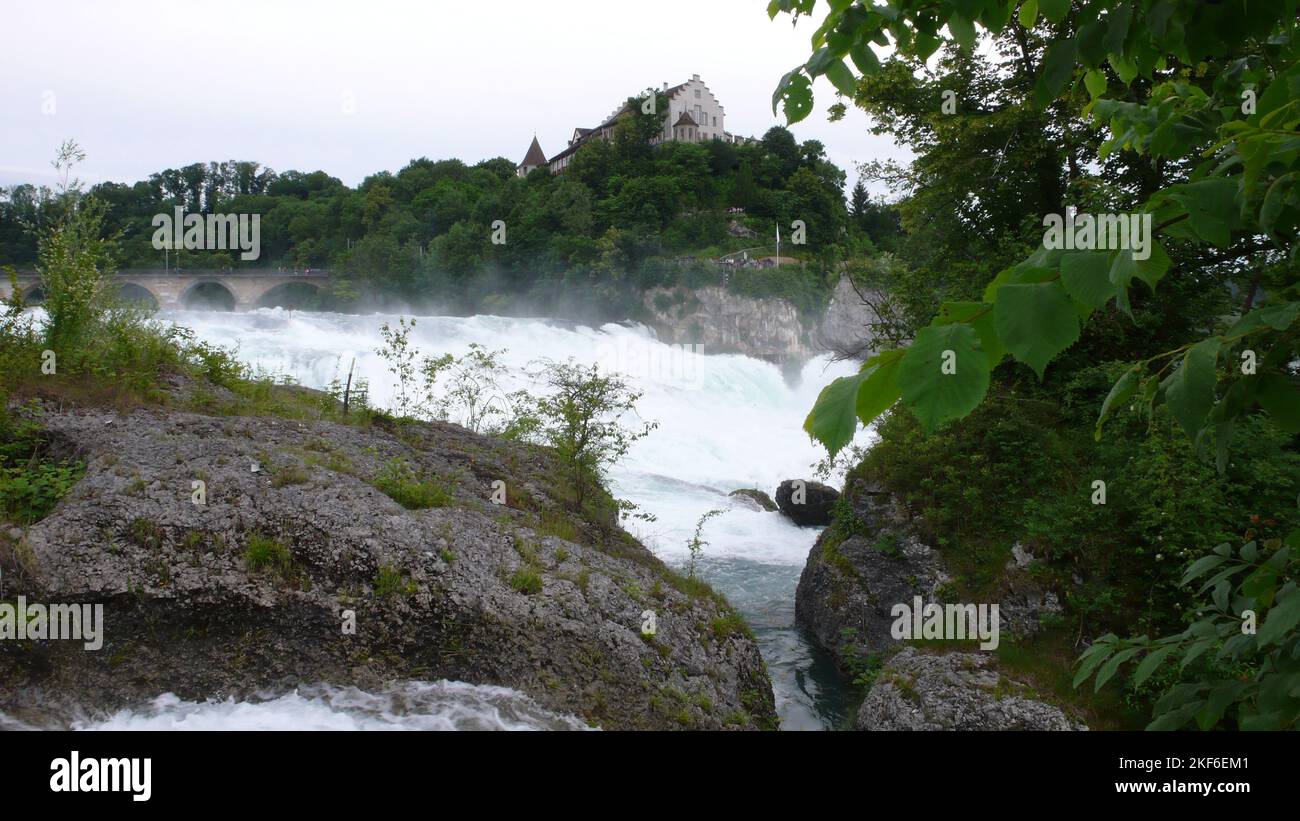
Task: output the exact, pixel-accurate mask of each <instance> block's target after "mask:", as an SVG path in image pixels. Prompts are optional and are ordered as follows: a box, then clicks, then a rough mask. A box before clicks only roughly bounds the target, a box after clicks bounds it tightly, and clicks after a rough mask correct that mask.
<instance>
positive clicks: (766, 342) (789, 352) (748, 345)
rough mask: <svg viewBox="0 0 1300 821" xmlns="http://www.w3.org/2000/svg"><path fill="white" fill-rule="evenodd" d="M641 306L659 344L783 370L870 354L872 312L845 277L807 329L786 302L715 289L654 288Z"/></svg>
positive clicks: (792, 307)
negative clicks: (822, 358) (826, 356)
mask: <svg viewBox="0 0 1300 821" xmlns="http://www.w3.org/2000/svg"><path fill="white" fill-rule="evenodd" d="M863 294H864V295H867V296H868V297H869V298H870V296H871V294H869V293H868V292H866V291H863ZM643 301H644V304H645V307H646V310H647V311H648V312H649V314H650V320H649V324H650V325H651V327H653V328H654V329H655V332H656V333H658V335H659V338H660V339H662V340H663V341H664V342H668V343H678V344H699V345H703V346H704V347H703V352H704V353H738V354H744V355H745V356H752V357H756V358H759V359H766V360H768V361H772V362H777V363H782V364H784V363H787V362H790V363H802V362H805V361H807V360H808V359H810V358H812V357H814V356H817V355H819V354H822V353H827V352H830V353H835V354H840V355H847V356H848V357H849V358H853V359H865V358H866V357H867V356H868V355H870V353H871V352H872V350H871V343H870V337H869V330H868V328H867V323H868V322H869V321H871V319H872V314H871V310H870V308H868V306H866V305H864V304H863V302H862V297H861V296H859V294H858V292H857V291H856V290H854V288H853V285H852V284H851V283H850V282H849V280H848V278H847V277H842V278H841V279H840V282H839V285H838V286H836V288H835V291H834V293H833V294H832V296H831V300H830V303H829V304H828V305H827V308H826V311H825V313H824V314H823V315H822V316H821V317H820V318H818V320H817V321H816V322H815V323H811V326H805V324H804V323H803V322H802V321H801V320H800V316H799V311H798V309H797V308H795V306H794V304H793V303H791V302H789V301H788V300H785V299H779V298H776V297H764V298H757V297H749V296H741V295H739V294H733V293H731V292H730V291H727V290H726V289H724V288H718V287H710V288H700V289H697V290H689V289H686V288H671V289H669V288H654V289H651V290H649V291H647V292H646V293H645V296H644V298H643Z"/></svg>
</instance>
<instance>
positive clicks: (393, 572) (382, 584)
mask: <svg viewBox="0 0 1300 821" xmlns="http://www.w3.org/2000/svg"><path fill="white" fill-rule="evenodd" d="M415 591H416V585H415V582H414V580H412V579H410V578H408V577H407V575H406V574H405V573H404V572H402V569H401V568H399V567H394V566H393V565H390V564H381V565H380V566H379V571H378V572H377V573H376V574H375V595H376V596H378V597H379V598H381V599H386V598H390V597H392V596H411V595H414V594H415Z"/></svg>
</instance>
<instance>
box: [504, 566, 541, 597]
mask: <svg viewBox="0 0 1300 821" xmlns="http://www.w3.org/2000/svg"><path fill="white" fill-rule="evenodd" d="M510 586H511V587H512V588H513V589H515V590H516V591H518V592H520V593H523V594H524V595H525V596H533V595H536V594H538V593H540V592H542V576H541V574H540V573H538V572H537V569H536V568H534V567H530V566H525V567H521V568H519V569H518V570H516V571H515V572H514V573H513V574H512V575H511V576H510Z"/></svg>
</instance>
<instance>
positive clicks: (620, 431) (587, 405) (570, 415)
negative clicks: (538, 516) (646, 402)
mask: <svg viewBox="0 0 1300 821" xmlns="http://www.w3.org/2000/svg"><path fill="white" fill-rule="evenodd" d="M537 377H538V378H539V380H540V381H541V383H542V385H543V387H544V388H545V391H546V392H545V394H544V395H543V396H542V397H540V398H539V399H537V400H536V405H535V410H534V416H535V419H536V420H537V423H536V435H537V436H538V437H539V438H540V440H541V441H542V442H543V443H544V444H546V445H548V446H549V447H551V448H553V449H554V450H555V453H556V455H557V456H559V458H560V460H561V462H562V464H564V465H565V468H566V473H567V475H566V477H565V478H566V479H567V480H568V482H569V488H570V490H571V491H572V497H571V499H572V504H573V507H574V509H575V510H582V509H583V506H584V504H586V502H587V500H588V499H589V497H590V494H591V491H592V489H593V488H595V487H597V486H598V485H599V483H600V482H602V481H603V480H604V479H605V477H606V474H607V471H608V469H609V467H610V465H612V464H614V463H615V462H617V461H618V460H619V459H621V458H623V456H624V455H625V454H626V453H627V452H628V450H629V449H630V448H631V447H632V445H633V444H634V443H635V442H637V441H638V440H639V439H642V438H644V437H646V436H648V435H649V434H650V432H651V431H653V430H654V429H655V428H656V427H658V423H655V422H644V423H642V424H641V425H639V426H635V427H629V426H627V425H625V424H624V422H623V417H625V416H627V415H629V414H632V413H634V412H635V410H636V403H637V401H638V400H639V399H640V398H641V393H640V391H636V390H633V389H632V388H631V387H629V386H628V384H627V382H626V381H624V380H623V379H622V378H621V377H620V376H618V375H617V374H602V373H601V372H600V369H599V368H598V367H597V366H595V365H591V366H583V365H579V364H577V363H575V362H574V361H573V360H568V361H566V362H556V361H545V362H543V363H541V369H540V372H539V373H538V374H537Z"/></svg>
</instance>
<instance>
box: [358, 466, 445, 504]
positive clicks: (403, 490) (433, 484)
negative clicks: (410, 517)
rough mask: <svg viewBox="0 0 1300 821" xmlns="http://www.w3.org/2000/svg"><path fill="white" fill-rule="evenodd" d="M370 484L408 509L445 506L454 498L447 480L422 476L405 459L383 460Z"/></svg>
mask: <svg viewBox="0 0 1300 821" xmlns="http://www.w3.org/2000/svg"><path fill="white" fill-rule="evenodd" d="M372 484H374V486H375V487H376V488H378V489H379V491H380V492H381V493H383V494H384V495H385V496H387V497H388V498H390V499H392V500H393V501H394V502H397V503H398V504H399V505H401V506H402V507H404V508H406V509H407V510H427V509H429V508H434V507H447V506H448V505H450V504H452V502H454V501H455V496H454V494H453V493H452V491H451V490H450V489H449V488H448V486H447V485H446V484H444V483H442V482H439V481H436V480H434V479H432V478H428V479H423V478H421V477H420V476H419V474H418V473H416V471H415V468H413V467H412V466H411V464H410V462H407V461H406V460H405V459H390V460H388V461H387V462H385V463H384V466H383V468H382V469H381V470H380V471H379V473H378V474H377V475H376V476H375V478H374V480H373V482H372Z"/></svg>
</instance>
